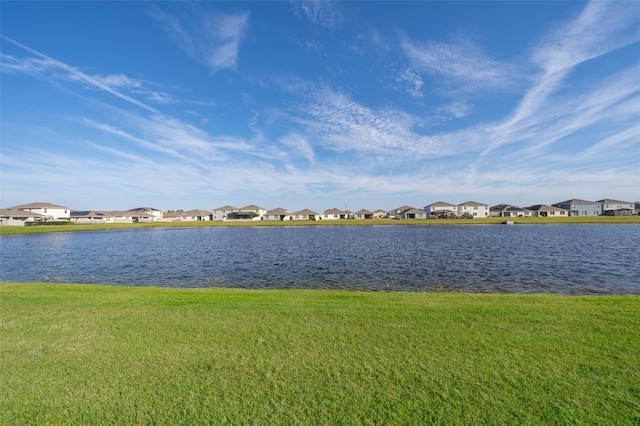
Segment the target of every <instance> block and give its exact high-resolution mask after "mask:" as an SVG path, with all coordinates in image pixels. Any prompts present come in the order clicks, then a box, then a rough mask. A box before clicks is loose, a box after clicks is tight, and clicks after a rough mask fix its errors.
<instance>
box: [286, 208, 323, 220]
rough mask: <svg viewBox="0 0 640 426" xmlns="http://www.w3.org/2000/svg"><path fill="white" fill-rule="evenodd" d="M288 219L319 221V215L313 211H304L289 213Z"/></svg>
mask: <svg viewBox="0 0 640 426" xmlns="http://www.w3.org/2000/svg"><path fill="white" fill-rule="evenodd" d="M290 217H291V220H318V219H320V214H318V213H317V212H314V211H313V210H309V209H304V210H298V211H297V212H293V213H291V215H290Z"/></svg>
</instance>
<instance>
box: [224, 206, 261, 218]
mask: <svg viewBox="0 0 640 426" xmlns="http://www.w3.org/2000/svg"><path fill="white" fill-rule="evenodd" d="M266 214H267V209H265V208H263V207H259V206H256V205H254V204H252V205H250V206H246V207H242V208H240V209H238V210H237V211H234V212H231V213H229V214H227V217H226V218H225V219H223V220H225V221H226V220H242V221H247V220H249V221H258V220H262V217H263V216H264V215H266Z"/></svg>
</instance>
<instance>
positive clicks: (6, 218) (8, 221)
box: [0, 209, 53, 226]
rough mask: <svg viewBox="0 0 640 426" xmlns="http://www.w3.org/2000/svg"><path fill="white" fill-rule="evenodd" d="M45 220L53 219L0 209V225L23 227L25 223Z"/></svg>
mask: <svg viewBox="0 0 640 426" xmlns="http://www.w3.org/2000/svg"><path fill="white" fill-rule="evenodd" d="M47 220H53V217H52V216H48V215H43V214H40V213H33V212H30V211H28V210H14V209H0V225H7V226H24V224H25V223H26V222H44V221H47Z"/></svg>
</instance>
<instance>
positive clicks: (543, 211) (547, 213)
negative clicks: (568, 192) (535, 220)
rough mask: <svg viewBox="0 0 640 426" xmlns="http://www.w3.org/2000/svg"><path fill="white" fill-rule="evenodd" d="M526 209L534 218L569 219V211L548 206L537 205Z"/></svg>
mask: <svg viewBox="0 0 640 426" xmlns="http://www.w3.org/2000/svg"><path fill="white" fill-rule="evenodd" d="M525 208H526V209H527V210H529V211H530V212H531V216H532V217H567V216H568V213H569V211H568V210H565V209H561V208H560V207H555V206H548V205H546V204H536V205H534V206H529V207H525Z"/></svg>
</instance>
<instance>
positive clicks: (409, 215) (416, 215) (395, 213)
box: [387, 206, 427, 219]
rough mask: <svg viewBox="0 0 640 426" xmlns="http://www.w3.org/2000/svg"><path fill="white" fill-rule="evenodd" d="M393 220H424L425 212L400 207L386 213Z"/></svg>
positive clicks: (408, 207)
mask: <svg viewBox="0 0 640 426" xmlns="http://www.w3.org/2000/svg"><path fill="white" fill-rule="evenodd" d="M387 215H388V216H389V217H392V218H394V219H426V218H427V212H425V211H424V210H420V209H417V208H415V207H411V206H402V207H398V208H397V209H393V210H391V211H390V212H389V213H387Z"/></svg>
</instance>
